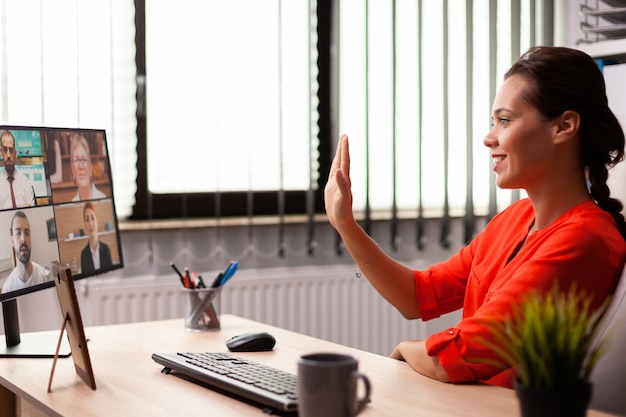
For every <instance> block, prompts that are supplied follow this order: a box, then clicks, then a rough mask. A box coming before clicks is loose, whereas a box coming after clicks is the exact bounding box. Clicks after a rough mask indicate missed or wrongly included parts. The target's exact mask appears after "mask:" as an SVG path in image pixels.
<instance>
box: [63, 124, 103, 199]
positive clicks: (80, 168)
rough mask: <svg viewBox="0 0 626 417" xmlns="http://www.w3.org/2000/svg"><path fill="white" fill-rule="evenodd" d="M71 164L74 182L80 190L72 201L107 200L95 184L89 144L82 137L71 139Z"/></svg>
mask: <svg viewBox="0 0 626 417" xmlns="http://www.w3.org/2000/svg"><path fill="white" fill-rule="evenodd" d="M70 164H71V170H72V180H73V181H74V184H76V187H78V190H77V191H76V195H75V196H74V198H72V201H81V200H92V199H97V198H105V197H106V195H105V194H104V193H103V192H102V191H100V190H98V189H97V188H96V185H95V184H94V183H93V168H92V166H91V154H90V152H89V143H88V142H87V139H85V138H84V137H83V136H81V135H77V134H74V135H72V136H71V138H70Z"/></svg>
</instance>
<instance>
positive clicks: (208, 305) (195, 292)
mask: <svg viewBox="0 0 626 417" xmlns="http://www.w3.org/2000/svg"><path fill="white" fill-rule="evenodd" d="M220 290H221V288H196V289H189V288H183V289H182V291H183V297H184V305H185V330H189V331H193V332H203V331H208V330H219V329H220Z"/></svg>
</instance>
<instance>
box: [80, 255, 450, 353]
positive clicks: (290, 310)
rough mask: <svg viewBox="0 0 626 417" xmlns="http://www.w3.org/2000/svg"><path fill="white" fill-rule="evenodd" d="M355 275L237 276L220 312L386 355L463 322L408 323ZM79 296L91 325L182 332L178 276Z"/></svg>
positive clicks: (107, 285)
mask: <svg viewBox="0 0 626 417" xmlns="http://www.w3.org/2000/svg"><path fill="white" fill-rule="evenodd" d="M354 272H355V269H354V267H352V266H344V265H339V266H322V267H319V266H316V267H296V268H270V269H260V270H241V269H240V270H239V272H237V275H235V277H234V278H233V279H231V280H230V281H229V282H228V285H226V286H225V287H224V289H223V291H222V294H221V297H222V298H221V311H222V313H231V314H235V315H238V316H242V317H246V318H250V319H253V320H256V321H260V322H263V323H267V324H271V325H274V326H278V327H281V328H285V329H289V330H293V331H296V332H299V333H304V334H307V335H310V336H314V337H318V338H321V339H325V340H329V341H332V342H336V343H340V344H343V345H348V346H352V347H356V348H359V349H363V350H367V351H370V352H374V353H379V354H383V355H386V354H389V353H390V352H391V351H392V350H393V348H394V347H395V346H396V345H397V343H398V342H400V341H402V340H409V339H423V338H424V337H426V336H427V335H428V334H430V333H431V332H433V331H438V330H441V329H443V328H446V327H449V326H450V325H452V324H453V323H454V322H455V321H456V320H457V319H458V317H456V316H455V315H453V316H452V317H451V316H448V317H444V318H443V319H437V320H435V321H432V322H427V323H425V322H422V321H420V320H414V321H409V320H406V319H404V318H403V317H402V316H401V315H400V313H398V312H397V311H396V310H395V308H393V307H392V306H391V305H389V304H388V303H387V302H386V301H385V300H384V299H383V298H382V297H381V296H380V295H379V294H378V293H377V292H376V291H375V290H373V289H372V287H371V285H370V284H369V283H368V282H367V281H366V280H365V278H362V279H357V278H356V277H355V274H354ZM207 276H209V275H207ZM77 291H78V293H79V299H80V303H81V312H82V315H83V320H84V321H85V323H86V325H103V324H116V323H125V322H135V321H147V320H161V319H170V318H181V327H182V326H183V323H182V316H183V297H182V295H181V292H180V282H179V281H178V280H177V279H176V278H175V276H168V277H156V278H155V277H144V278H123V279H122V278H108V279H107V278H98V279H91V280H84V281H79V282H78V283H77Z"/></svg>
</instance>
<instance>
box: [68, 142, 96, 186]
mask: <svg viewBox="0 0 626 417" xmlns="http://www.w3.org/2000/svg"><path fill="white" fill-rule="evenodd" d="M71 159H72V160H71V164H72V175H73V176H74V181H75V182H76V185H77V186H78V187H79V188H82V187H89V186H90V185H91V160H90V158H89V153H88V152H87V150H86V149H85V148H84V147H83V146H77V147H76V148H75V149H74V153H72V158H71Z"/></svg>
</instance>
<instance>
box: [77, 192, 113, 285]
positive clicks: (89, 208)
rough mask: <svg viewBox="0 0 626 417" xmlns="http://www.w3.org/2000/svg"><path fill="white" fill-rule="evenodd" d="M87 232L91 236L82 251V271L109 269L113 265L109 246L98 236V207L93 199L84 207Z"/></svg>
mask: <svg viewBox="0 0 626 417" xmlns="http://www.w3.org/2000/svg"><path fill="white" fill-rule="evenodd" d="M83 221H84V222H85V233H86V234H87V236H88V237H89V241H88V242H87V246H85V247H84V248H83V250H82V252H81V253H80V267H81V272H82V273H89V272H93V271H95V270H97V269H107V268H109V267H111V266H112V265H113V260H112V259H111V250H110V249H109V246H108V245H107V244H106V243H104V242H102V241H100V238H99V237H98V216H97V215H96V207H95V206H94V205H93V203H92V202H91V201H88V202H86V203H85V207H84V208H83Z"/></svg>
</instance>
